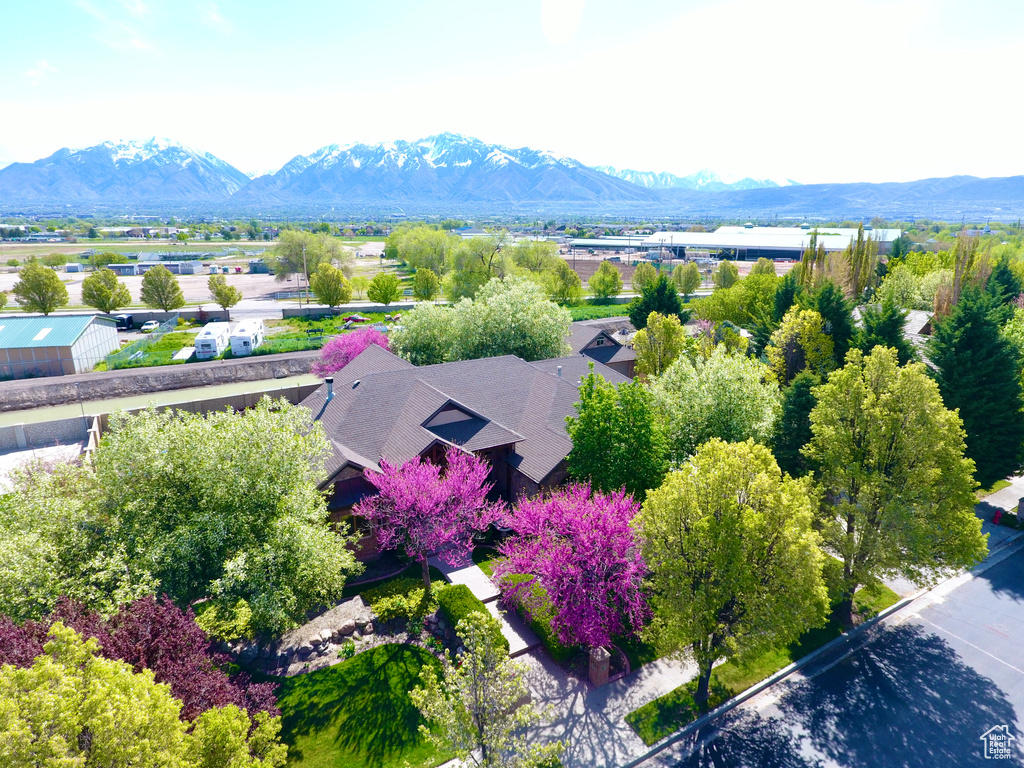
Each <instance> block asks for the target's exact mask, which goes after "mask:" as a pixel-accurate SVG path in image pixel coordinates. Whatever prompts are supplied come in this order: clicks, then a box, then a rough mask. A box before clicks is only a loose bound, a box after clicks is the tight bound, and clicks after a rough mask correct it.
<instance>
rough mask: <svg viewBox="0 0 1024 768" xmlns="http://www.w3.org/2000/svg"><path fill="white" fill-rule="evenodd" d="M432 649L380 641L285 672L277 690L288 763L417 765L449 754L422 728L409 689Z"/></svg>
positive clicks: (366, 767) (315, 767) (321, 767)
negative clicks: (323, 663)
mask: <svg viewBox="0 0 1024 768" xmlns="http://www.w3.org/2000/svg"><path fill="white" fill-rule="evenodd" d="M425 664H431V665H434V666H438V667H439V663H438V661H437V659H436V658H435V657H434V656H433V654H431V653H430V652H429V651H426V650H424V649H422V648H418V647H416V646H410V645H394V644H389V645H381V646H377V647H376V648H374V649H372V650H369V651H366V652H364V653H360V654H357V655H356V656H354V657H353V658H351V659H349V660H348V661H345V662H342V663H341V664H336V665H334V666H332V667H327V668H326V669H321V670H318V671H316V672H311V673H309V674H305V675H297V676H296V677H290V678H287V679H285V680H284V681H283V682H282V683H281V687H280V688H279V690H278V706H279V707H280V708H281V715H282V717H281V726H282V727H281V738H282V741H284V742H285V743H286V744H287V745H288V764H289V765H292V766H300V765H301V766H304V768H400V766H402V765H403V764H406V763H408V764H409V765H410V766H413V767H414V768H419V767H421V766H434V765H437V764H439V763H441V762H444V759H445V756H444V755H439V754H437V751H436V750H435V749H434V747H433V746H431V745H430V744H429V743H427V742H426V741H425V740H424V739H423V737H422V736H420V734H419V730H418V729H419V725H420V723H421V722H422V718H421V717H420V713H419V711H418V710H417V709H416V707H415V706H413V704H412V702H411V701H410V700H409V691H410V690H411V689H412V688H414V687H415V686H416V684H417V682H418V681H419V675H420V669H421V668H422V667H423V666H424V665H425Z"/></svg>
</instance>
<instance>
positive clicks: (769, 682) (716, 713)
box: [620, 531, 1024, 768]
mask: <svg viewBox="0 0 1024 768" xmlns="http://www.w3.org/2000/svg"><path fill="white" fill-rule="evenodd" d="M1021 537H1024V531H1018V532H1017V533H1016V534H1014V535H1013V536H1010V537H1009V538H1008V539H1006V540H1005V541H1003V542H1002V543H1001V544H999V545H998V546H997V547H996V548H995V549H994V550H991V551H990V552H989V556H988V557H987V558H985V560H984V561H982V563H980V564H979V565H978V566H975V568H972V569H971V570H970V571H965V572H962V573H958V574H955V575H953V576H950V577H949V578H947V579H943V580H942V581H941V582H939V583H938V584H935V585H934V586H931V587H925V588H922V589H919V590H918V591H917V592H915V593H914V594H912V595H908V596H907V597H904V598H902V599H901V600H897V601H896V602H895V603H893V604H892V605H890V606H889V607H888V608H886V609H884V610H882V611H880V612H879V613H878V614H876V615H875V616H872V617H871V618H870V619H868V620H867V621H865V622H864V623H863V624H861V625H859V626H857V627H854V628H853V629H851V630H848V631H846V632H844V633H843V634H841V635H839V637H837V638H835V639H834V640H830V641H829V642H827V643H825V645H823V646H821V647H820V648H817V649H815V650H813V651H811V652H810V653H809V654H807V655H806V656H804V657H803V658H801V659H798V660H796V661H794V662H793V663H792V664H789V665H787V666H785V667H783V668H782V669H780V670H779V671H778V672H776V673H774V674H773V675H770V676H768V677H766V678H765V679H764V680H762V681H761V682H759V683H755V684H754V685H752V686H750V687H749V688H748V689H747V690H745V691H743V692H742V693H740V694H738V695H736V696H734V697H733V698H731V699H729V700H728V701H726V702H725V703H724V704H720V705H719V706H718V707H716V708H715V709H713V710H711V711H710V712H708V713H707V714H706V715H701V716H700V717H699V718H697V719H696V720H694V721H693V722H692V723H690V724H689V725H686V726H684V727H683V728H682V729H680V730H678V731H676V732H675V733H673V734H671V735H669V736H666V737H665V738H664V739H662V740H661V741H660V742H658V743H657V744H655V745H654V746H652V747H651V748H650V749H649V750H648V751H647V752H645V753H644V754H643V755H641V756H639V757H636V758H634V759H633V760H631V761H629V762H628V763H624V764H623V765H622V766H621V767H620V768H636V767H637V766H639V765H641V764H642V763H644V762H646V761H648V760H650V759H651V758H652V757H655V756H656V755H658V754H660V753H661V752H664V751H665V750H666V749H668V748H669V747H671V746H672V745H673V744H677V743H679V742H680V741H682V740H683V739H685V738H686V737H687V736H690V735H691V734H693V733H694V732H696V731H699V730H700V729H701V728H703V727H704V726H706V725H707V724H708V723H710V722H712V721H713V720H716V719H717V718H719V717H721V716H722V715H724V714H726V713H728V712H731V711H732V710H733V709H735V708H736V707H738V706H739V705H741V704H743V703H745V702H747V701H749V700H750V699H752V698H754V697H755V696H757V695H758V694H760V693H763V692H764V691H765V690H766V689H768V688H770V687H771V686H773V685H775V684H776V683H778V682H781V681H782V680H784V679H785V678H787V677H789V676H790V675H792V674H793V673H794V672H797V671H799V670H800V669H803V668H804V667H806V666H808V665H809V664H811V662H813V661H814V660H815V659H817V658H819V657H821V656H823V655H824V654H825V653H826V652H828V651H831V650H835V649H836V648H839V647H841V646H842V645H846V644H848V643H850V642H851V641H852V640H854V639H855V638H857V637H859V636H860V635H862V634H863V633H864V632H867V631H868V630H869V629H871V628H872V627H874V626H875V625H877V624H878V623H879V622H882V621H884V620H885V619H887V618H889V617H890V616H892V615H893V614H894V613H898V612H899V611H901V610H903V609H904V608H906V607H907V606H908V605H911V604H912V603H914V602H916V601H917V600H919V599H920V598H922V597H924V596H925V595H927V594H929V593H930V592H932V591H933V590H935V589H938V588H939V587H941V586H942V585H943V584H946V583H948V582H951V581H953V580H954V579H958V578H961V577H962V576H964V575H968V574H969V575H973V574H975V573H978V572H980V571H979V570H978V569H979V568H981V570H987V568H989V567H991V566H992V565H995V564H996V563H997V562H999V561H1001V560H1002V559H1003V558H1002V557H1000V558H998V559H997V560H995V561H994V562H990V560H991V558H992V556H993V555H994V554H997V553H1002V552H1003V551H1004V550H1006V549H1008V548H1009V547H1010V546H1011V545H1013V544H1016V543H1017V542H1018V541H1019V540H1020V539H1021ZM981 566H984V567H983V568H982V567H981Z"/></svg>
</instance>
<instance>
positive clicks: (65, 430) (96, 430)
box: [0, 384, 320, 453]
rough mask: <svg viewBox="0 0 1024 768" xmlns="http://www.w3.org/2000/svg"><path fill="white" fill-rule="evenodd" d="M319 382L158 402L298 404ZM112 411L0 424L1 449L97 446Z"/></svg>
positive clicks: (200, 407)
mask: <svg viewBox="0 0 1024 768" xmlns="http://www.w3.org/2000/svg"><path fill="white" fill-rule="evenodd" d="M319 386H320V385H319V384H302V385H299V386H293V387H281V388H280V389H272V390H267V391H265V392H245V393H242V394H238V395H228V396H226V397H211V398H206V399H203V400H193V401H191V402H187V403H173V404H170V405H160V406H157V408H158V409H159V410H166V409H168V408H173V409H174V410H176V411H187V412H189V413H211V412H213V411H223V410H224V409H225V408H233V409H234V410H236V411H241V410H245V409H246V408H252V407H253V406H255V405H256V403H258V402H259V401H260V399H261V398H263V397H264V396H267V397H271V398H275V399H277V398H282V397H283V398H284V399H286V400H287V401H288V402H290V403H291V404H292V405H296V404H298V403H299V402H301V401H302V400H304V399H305V398H306V397H307V396H308V395H310V394H311V393H312V392H313V391H314V390H315V389H316V388H317V387H319ZM141 410H143V409H142V408H129V409H127V411H128V413H135V412H137V411H141ZM108 417H109V414H106V413H104V414H100V415H99V416H97V417H85V416H74V417H71V418H68V419H57V420H54V421H41V422H38V423H33V424H12V425H10V426H7V427H0V453H3V452H5V451H16V450H25V449H26V448H45V447H46V446H50V445H67V444H70V443H85V444H86V447H87V449H92V448H95V445H96V444H97V443H98V442H99V436H100V434H102V432H104V431H105V430H106V428H107V421H108Z"/></svg>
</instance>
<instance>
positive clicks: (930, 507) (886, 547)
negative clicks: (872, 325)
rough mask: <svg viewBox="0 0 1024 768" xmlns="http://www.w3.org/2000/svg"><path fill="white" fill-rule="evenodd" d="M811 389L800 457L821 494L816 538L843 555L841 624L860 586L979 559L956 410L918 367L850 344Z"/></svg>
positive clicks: (918, 577)
mask: <svg viewBox="0 0 1024 768" xmlns="http://www.w3.org/2000/svg"><path fill="white" fill-rule="evenodd" d="M814 396H815V397H816V398H817V400H818V403H817V405H816V406H815V407H814V410H812V411H811V433H812V434H813V437H812V438H811V442H810V443H809V444H808V445H807V447H806V448H804V455H805V456H806V457H807V458H808V459H809V460H810V461H812V462H813V463H814V465H815V467H816V471H815V478H816V480H817V481H818V483H819V485H820V487H821V488H822V489H823V490H824V492H825V502H826V503H825V505H824V506H823V507H822V510H821V513H820V519H819V527H820V530H821V532H822V536H823V538H824V540H825V543H826V544H827V546H828V548H829V550H830V551H832V552H834V553H835V554H836V555H837V556H838V557H839V558H840V559H841V560H842V561H843V591H844V598H843V600H842V603H841V604H840V605H839V607H838V608H837V611H838V613H839V616H840V618H841V619H842V620H843V621H844V622H845V623H846V624H847V625H848V626H852V624H853V595H854V592H855V591H856V590H857V588H858V587H859V586H861V585H863V584H870V583H873V582H874V581H875V580H877V579H878V578H879V577H881V576H885V575H893V574H900V575H902V576H904V577H905V578H908V579H910V580H912V581H915V582H918V583H920V582H921V581H923V580H924V579H925V578H927V577H929V576H932V575H934V574H937V573H941V572H944V571H948V570H949V569H954V568H966V567H969V566H971V565H974V564H975V563H976V562H978V560H980V559H981V558H982V557H984V556H985V554H986V553H987V547H986V545H985V536H983V535H982V533H981V521H980V520H979V519H978V518H977V516H976V515H975V514H974V503H975V499H974V488H975V483H974V479H973V477H972V474H973V471H974V463H973V462H972V461H971V460H970V459H968V458H965V457H964V437H963V429H962V426H961V422H960V417H959V416H957V414H956V413H955V412H953V411H950V410H947V408H946V407H945V406H944V405H943V402H942V398H941V397H940V395H939V387H938V386H937V385H936V384H935V382H934V381H932V380H931V379H930V378H929V377H928V375H927V373H926V369H925V366H924V365H923V364H921V363H910V364H909V365H906V366H903V367H902V368H901V367H900V366H899V365H898V363H897V359H896V353H895V351H894V350H892V349H888V348H886V347H875V349H874V351H873V352H872V353H871V354H869V355H867V356H864V355H862V354H861V352H860V350H856V349H854V350H851V351H850V353H849V355H847V362H846V365H845V366H844V367H843V368H841V369H840V370H838V371H834V372H833V373H832V374H831V376H829V380H828V382H827V383H826V384H823V385H821V386H819V387H816V388H815V389H814Z"/></svg>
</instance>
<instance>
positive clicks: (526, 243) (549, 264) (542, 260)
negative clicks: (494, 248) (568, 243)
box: [508, 240, 564, 274]
mask: <svg viewBox="0 0 1024 768" xmlns="http://www.w3.org/2000/svg"><path fill="white" fill-rule="evenodd" d="M508 255H509V256H510V257H511V258H512V261H513V262H514V263H515V264H516V265H517V266H519V267H521V268H523V269H525V270H527V271H529V272H536V273H538V274H540V273H542V272H550V271H551V270H553V269H555V268H556V267H557V265H558V262H560V261H562V259H561V258H559V256H558V244H557V243H553V242H551V241H550V240H520V241H519V242H518V243H515V244H514V245H512V246H511V247H510V248H509V249H508ZM563 263H564V262H563Z"/></svg>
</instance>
